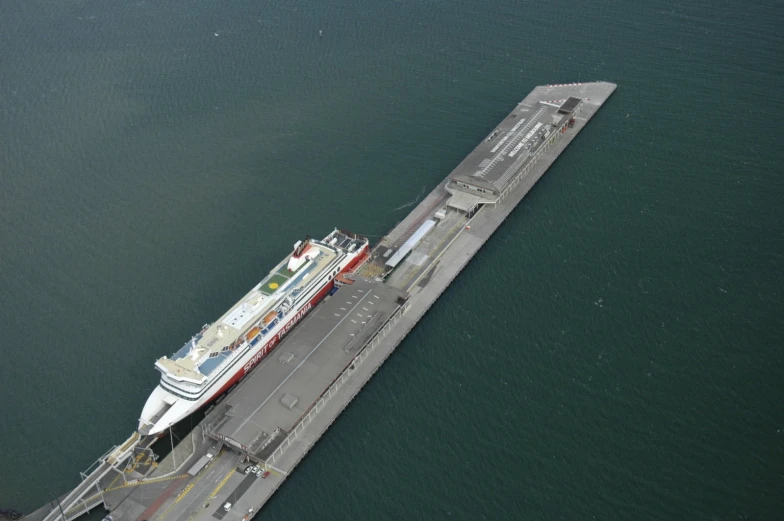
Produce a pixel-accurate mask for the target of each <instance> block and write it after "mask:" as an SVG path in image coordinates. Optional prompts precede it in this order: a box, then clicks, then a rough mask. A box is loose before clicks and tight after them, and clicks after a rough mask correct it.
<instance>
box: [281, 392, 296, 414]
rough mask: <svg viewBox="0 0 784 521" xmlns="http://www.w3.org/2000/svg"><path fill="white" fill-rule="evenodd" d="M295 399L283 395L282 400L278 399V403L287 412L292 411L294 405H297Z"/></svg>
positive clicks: (289, 395) (292, 396)
mask: <svg viewBox="0 0 784 521" xmlns="http://www.w3.org/2000/svg"><path fill="white" fill-rule="evenodd" d="M298 401H299V400H297V397H296V396H294V395H292V394H289V393H286V394H284V395H283V398H281V399H280V403H282V404H283V406H284V407H287V408H288V409H289V410H291V409H293V408H294V406H295V405H297V402H298Z"/></svg>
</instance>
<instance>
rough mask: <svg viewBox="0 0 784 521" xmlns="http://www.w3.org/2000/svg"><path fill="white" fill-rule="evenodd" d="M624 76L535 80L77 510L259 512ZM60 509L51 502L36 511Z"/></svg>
mask: <svg viewBox="0 0 784 521" xmlns="http://www.w3.org/2000/svg"><path fill="white" fill-rule="evenodd" d="M615 88H616V85H615V84H612V83H607V82H595V83H581V84H564V85H547V86H540V87H537V88H536V89H534V90H533V91H532V92H531V93H530V94H529V95H528V96H527V97H526V98H525V99H524V100H522V101H521V102H520V103H519V104H517V106H516V107H515V108H514V110H513V111H512V112H511V113H510V114H509V115H508V116H507V117H506V118H504V120H503V121H502V122H501V123H500V124H499V125H498V126H497V127H496V128H495V129H494V130H493V131H492V132H491V133H490V134H489V135H488V136H486V137H485V138H483V140H482V142H480V144H479V145H478V146H477V147H476V149H475V150H474V151H473V152H472V153H471V154H469V155H468V156H467V157H466V159H465V160H464V161H463V162H461V163H460V165H458V167H457V168H456V169H455V170H454V171H453V172H452V173H451V174H450V175H449V176H448V177H447V178H446V179H445V180H444V181H443V182H441V183H439V185H438V186H437V187H436V188H435V189H434V190H433V191H432V192H431V193H430V194H429V195H428V196H427V197H425V198H424V199H423V201H422V202H421V203H420V204H419V205H418V206H417V207H416V208H414V210H413V211H412V212H411V213H410V214H409V215H408V216H407V217H406V218H405V219H403V220H402V221H401V222H400V223H399V224H398V225H397V226H395V228H394V229H392V230H390V232H389V233H388V234H387V235H386V236H385V237H384V238H383V239H382V240H381V241H380V242H379V244H377V245H376V246H375V248H374V249H373V251H372V255H371V257H370V259H369V260H368V262H367V263H366V264H365V265H364V266H363V267H362V268H361V269H360V270H358V272H357V273H356V274H355V275H354V276H353V283H351V284H348V285H346V286H344V287H342V288H341V289H339V290H338V291H337V292H336V293H335V294H334V295H333V296H331V297H329V298H328V299H327V300H326V301H325V302H323V303H321V304H319V305H318V306H317V307H316V309H314V310H313V311H312V312H311V314H310V315H309V316H308V317H307V318H306V319H305V320H304V321H303V322H302V323H301V324H300V325H298V326H297V328H296V329H295V330H294V331H293V332H292V333H290V334H289V335H288V336H287V337H286V339H284V340H283V342H282V343H281V344H280V345H279V346H278V347H277V348H276V350H275V351H274V352H273V353H272V354H271V355H269V356H268V357H267V358H266V359H265V360H264V361H263V362H262V363H261V364H260V365H259V367H258V368H257V369H255V370H254V371H253V372H252V373H251V374H250V375H249V376H247V377H246V378H245V379H244V380H243V381H242V382H241V383H240V385H239V386H238V387H237V388H236V389H235V390H234V391H232V392H231V393H230V394H229V395H228V396H225V397H224V398H222V399H221V400H219V402H218V403H216V404H215V405H214V406H213V407H212V409H211V410H210V411H209V413H208V414H207V416H206V417H205V419H204V420H203V421H202V422H201V423H200V424H199V426H198V427H196V428H195V429H194V431H193V433H192V434H191V436H189V437H188V438H186V439H184V440H183V441H182V443H180V445H178V447H176V448H175V451H174V452H173V453H172V454H170V455H169V456H168V457H167V458H165V459H164V460H163V461H161V462H159V463H157V465H149V464H148V465H145V462H148V461H149V455H146V451H149V449H146V448H143V450H142V453H143V454H141V455H140V454H138V451H134V450H132V453H129V454H125V453H122V454H120V455H122V456H123V457H124V458H125V460H124V462H123V464H124V465H125V466H124V467H122V465H117V462H114V464H113V465H111V468H108V467H107V465H109V463H108V458H105V459H104V460H102V461H100V465H99V468H100V475H99V476H98V477H97V478H96V479H94V481H93V482H91V483H87V484H82V485H80V486H79V487H78V488H77V490H75V491H73V492H72V493H70V494H69V495H68V497H67V498H66V499H67V501H66V504H65V505H63V508H64V509H65V511H66V516H65V517H66V518H67V519H72V518H73V516H76V515H79V514H80V513H81V511H78V510H73V509H75V508H77V509H78V503H79V501H80V500H81V501H83V504H84V506H83V507H82V509H81V510H82V511H83V510H85V509H86V508H88V503H89V504H90V505H95V504H99V503H101V502H103V504H104V505H105V506H106V507H107V508H108V509H109V510H111V511H112V517H113V520H114V521H164V520H166V521H191V520H203V521H208V520H211V519H212V518H216V519H219V520H221V519H225V520H226V521H235V520H240V519H241V520H243V521H247V520H248V519H250V518H252V517H253V516H255V515H256V514H257V513H258V512H259V510H260V509H261V508H262V507H263V506H264V504H265V503H266V501H267V500H268V499H269V498H270V497H271V496H272V494H273V493H274V492H275V491H276V490H277V489H278V487H280V485H281V484H282V483H283V482H284V481H285V479H286V477H287V476H288V475H289V474H290V473H291V472H292V471H293V470H294V468H295V467H296V465H297V464H298V463H299V461H300V460H301V459H302V458H303V457H304V456H305V455H306V454H307V453H308V451H309V450H310V449H311V448H312V447H313V445H314V444H315V443H316V441H318V439H319V438H320V437H321V436H322V435H323V433H324V432H325V431H326V430H327V429H328V428H329V426H330V425H331V424H332V423H333V422H334V420H335V419H336V418H337V417H338V415H339V414H340V413H341V412H342V411H343V409H344V408H345V407H346V406H347V405H348V404H349V403H350V402H351V400H352V399H353V397H354V396H355V395H356V394H357V393H358V392H359V390H360V389H361V388H362V387H363V386H364V385H365V384H366V383H367V382H368V381H369V380H370V378H371V377H372V376H373V374H375V372H376V371H377V370H378V368H379V367H380V366H381V365H382V364H383V363H384V361H385V360H386V359H387V358H388V357H389V355H390V354H391V353H392V352H393V351H394V350H395V348H396V347H397V346H398V345H399V343H400V342H401V341H402V340H403V338H405V336H406V335H407V334H408V332H409V331H411V329H412V328H413V327H414V326H415V325H416V324H417V323H418V322H419V320H420V319H421V318H422V317H423V316H424V314H425V313H426V312H427V310H428V309H429V308H430V307H431V306H432V305H433V303H434V302H435V301H436V300H437V299H438V297H439V296H440V295H441V294H442V293H443V291H444V290H445V289H446V288H447V287H448V286H449V284H450V283H451V282H452V280H454V278H455V277H456V276H457V275H458V274H459V273H460V271H462V269H463V268H464V267H465V266H466V265H467V264H468V262H469V261H470V260H471V258H472V257H473V256H474V255H475V254H476V252H477V251H479V249H480V248H481V247H482V245H483V244H484V243H485V241H487V240H488V239H489V238H490V236H491V235H492V234H493V232H494V231H495V230H496V229H497V228H498V226H499V225H500V224H501V223H502V222H503V221H504V220H505V219H506V217H507V216H508V215H509V214H510V213H511V211H512V210H513V209H514V208H515V207H516V206H517V204H518V203H519V202H520V201H521V200H522V199H523V197H525V195H526V194H527V193H528V192H529V191H530V189H531V188H532V187H533V185H534V184H535V183H536V182H537V181H538V180H539V179H540V178H541V176H542V175H543V174H544V172H545V171H546V170H547V169H548V168H549V167H550V165H551V164H552V163H553V162H554V161H555V160H556V158H557V157H558V156H559V155H560V154H561V153H562V152H563V150H564V149H565V148H566V147H567V146H568V145H569V143H571V141H572V140H573V139H574V137H575V136H576V135H577V134H578V133H579V132H580V131H581V130H582V129H583V128H584V127H585V125H586V124H587V123H588V121H589V120H590V119H591V118H592V117H593V116H594V115H595V114H596V112H597V111H598V109H599V108H600V107H601V106H602V104H603V103H604V102H605V101H606V100H607V99H608V98H609V97H610V95H611V94H612V93H613V92H614V90H615ZM414 242H415V244H414ZM349 282H350V281H349ZM206 454H210V456H211V457H210V458H209V463H207V465H206V466H205V467H204V468H202V469H200V470H199V471H198V472H195V473H189V472H188V470H189V469H191V466H192V465H193V463H195V462H196V461H198V460H199V459H200V458H202V457H203V456H205V455H206ZM145 458H146V459H145ZM175 459H176V464H175V461H174V460H175ZM128 462H130V463H131V467H133V468H131V467H129V466H128ZM139 465H141V467H140V468H139V469H137V466H139ZM251 465H252V466H253V468H249V466H251ZM129 468H131V472H128V469H129ZM133 472H136V474H133ZM129 478H130V479H129ZM62 517H63V516H62V515H61V514H60V513H59V510H57V509H56V508H55V509H52V508H51V507H49V506H47V507H43V508H42V509H40V510H39V511H38V513H36V514H35V515H31V516H28V518H29V519H30V520H31V521H39V520H40V519H44V521H60V520H61V519H62Z"/></svg>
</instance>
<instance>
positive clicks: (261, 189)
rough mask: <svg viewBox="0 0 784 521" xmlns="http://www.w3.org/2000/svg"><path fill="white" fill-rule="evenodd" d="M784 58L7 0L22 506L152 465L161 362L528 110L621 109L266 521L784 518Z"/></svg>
mask: <svg viewBox="0 0 784 521" xmlns="http://www.w3.org/2000/svg"><path fill="white" fill-rule="evenodd" d="M782 26H784V7H782V4H781V3H780V2H760V1H751V2H728V1H721V0H720V1H718V2H708V1H706V0H698V1H695V2H668V1H663V0H653V1H650V2H642V1H639V0H637V1H633V2H624V1H621V0H595V1H591V2H588V1H585V0H577V1H573V2H566V1H563V0H555V1H549V2H538V3H533V2H521V1H512V0H505V1H501V0H497V1H477V0H397V1H392V0H384V1H381V0H323V1H318V2H316V1H305V0H288V1H285V2H271V1H268V0H263V1H249V0H237V1H233V2H217V1H214V0H197V1H195V2H190V3H183V2H174V1H171V0H161V1H138V2H134V1H131V2H97V1H88V0H85V1H79V0H64V1H60V2H44V1H41V0H25V1H22V0H4V1H3V2H2V7H1V8H0V333H1V337H0V338H1V340H0V342H2V343H1V344H0V345H1V346H2V347H0V353H2V362H1V363H0V393H1V396H2V402H0V403H1V404H2V409H1V411H0V412H2V416H0V442H1V443H2V450H1V451H0V508H8V507H13V508H17V509H22V510H31V509H33V508H36V507H38V506H40V505H42V504H43V503H45V502H47V501H48V500H49V497H50V496H49V490H51V491H52V492H53V493H54V492H56V493H61V492H64V491H66V490H68V489H69V487H71V486H73V485H74V484H75V483H76V482H77V481H78V472H79V471H80V470H84V469H86V468H87V467H88V466H89V465H90V464H91V463H92V462H93V461H94V460H95V458H97V457H98V456H100V455H101V454H102V453H103V452H104V451H105V450H106V449H108V448H109V447H110V446H111V445H112V444H114V443H118V442H120V441H122V440H124V439H126V438H127V436H128V435H129V434H130V433H131V432H132V431H133V429H134V427H135V424H136V418H138V415H139V412H140V411H141V408H142V405H143V404H144V401H145V400H146V398H147V396H148V395H149V393H150V391H151V390H152V389H153V387H154V386H155V385H156V372H155V370H154V369H153V362H154V360H155V359H156V358H157V357H159V356H161V355H163V354H169V353H171V352H173V351H174V350H176V349H177V348H178V347H179V346H181V345H182V343H183V342H184V341H185V340H187V339H188V338H190V336H191V335H192V334H193V333H194V332H195V331H197V330H198V328H199V327H200V326H201V325H202V324H203V323H204V322H207V321H211V320H214V319H215V318H216V317H218V316H219V315H220V314H221V313H222V312H223V311H224V310H225V309H226V308H227V307H228V306H230V305H231V304H232V303H233V302H234V301H235V300H236V299H237V298H238V297H239V296H241V295H242V294H244V292H245V291H246V290H247V289H248V288H249V287H251V286H252V285H253V284H254V283H256V282H257V281H258V280H259V279H260V278H261V276H262V275H263V274H264V273H266V272H267V270H268V269H269V268H270V267H271V266H273V265H274V263H275V262H277V261H278V260H279V259H281V258H282V257H283V256H284V255H285V254H286V253H287V252H288V251H289V250H290V247H291V245H292V244H293V243H294V242H295V241H296V240H297V239H298V238H300V237H301V236H303V235H305V234H311V235H314V236H319V235H323V234H326V233H327V232H329V231H330V230H331V228H332V227H333V226H339V227H345V228H349V229H352V230H354V231H356V232H359V233H364V234H367V235H369V236H374V237H377V236H380V235H383V234H384V233H385V232H386V231H387V230H388V229H389V228H391V227H392V226H393V225H394V224H395V223H396V222H398V221H399V220H400V219H401V218H402V217H403V216H404V215H405V214H406V212H407V211H409V209H410V207H405V206H406V205H407V204H409V203H410V204H413V203H414V202H415V201H416V200H417V199H418V198H420V197H422V195H423V194H424V193H425V192H426V191H429V190H430V189H431V188H432V187H433V186H434V185H435V184H436V183H437V182H438V181H440V180H441V179H442V178H443V177H445V176H446V175H447V173H448V172H449V171H450V170H451V169H452V168H453V167H454V166H455V165H456V164H457V163H458V162H459V161H460V160H461V159H462V158H463V157H464V156H465V155H466V154H467V153H468V152H470V151H471V150H472V148H473V147H474V146H475V145H476V143H477V142H478V141H479V140H481V139H482V138H483V137H484V136H485V135H486V134H487V132H488V131H489V130H490V129H492V128H493V127H494V126H495V124H496V123H497V122H498V121H499V120H500V118H502V117H503V116H505V115H506V114H507V112H508V111H509V110H510V109H511V108H512V107H513V106H514V105H515V103H516V102H518V101H519V100H521V99H522V98H523V97H524V96H525V95H526V94H527V93H528V92H529V91H530V90H531V89H532V88H533V87H534V86H536V85H538V84H543V83H565V82H573V81H587V80H609V81H613V82H616V83H617V84H618V86H619V87H618V90H617V91H616V94H615V95H614V96H613V97H612V98H611V99H610V101H609V103H608V104H607V105H606V106H605V107H604V108H603V109H602V110H601V111H600V112H599V114H598V116H597V117H596V118H595V119H594V120H593V121H592V122H591V123H590V125H589V126H588V128H587V129H586V130H585V132H583V133H582V134H581V135H580V136H579V137H578V138H577V139H576V140H575V141H574V143H573V144H572V145H571V146H570V147H569V149H568V150H567V151H566V153H565V154H564V155H563V156H562V157H561V158H560V159H559V160H558V161H557V163H556V164H555V165H554V166H553V168H551V169H550V171H549V172H548V173H547V175H546V176H545V177H544V178H543V179H542V181H541V182H540V183H539V184H538V185H537V187H536V188H535V189H534V190H533V191H532V193H531V194H530V195H529V196H528V197H527V198H526V199H525V200H524V202H523V204H521V205H520V207H518V209H517V210H516V211H515V212H514V213H513V214H512V216H511V218H510V219H509V220H508V221H507V222H506V223H505V224H504V225H503V226H502V227H501V228H500V229H499V230H498V231H497V233H496V234H495V236H494V237H493V238H492V239H491V240H490V241H489V242H488V244H487V246H486V247H485V248H484V249H483V251H482V252H481V253H480V254H479V255H478V256H477V257H475V259H474V260H473V261H472V262H471V264H470V265H469V266H468V268H467V269H466V270H465V271H464V272H463V273H462V275H461V276H460V277H459V278H458V280H457V281H456V282H455V284H454V285H453V286H452V287H451V288H450V289H449V290H448V291H447V292H446V293H445V295H444V297H443V298H442V299H441V300H440V301H439V303H438V304H437V305H436V306H434V307H433V309H432V310H431V311H430V312H429V313H428V314H427V316H426V317H425V318H424V319H423V321H422V322H421V324H420V325H419V326H417V328H416V329H415V330H414V331H413V332H412V334H411V335H409V337H408V339H407V340H406V341H405V342H404V343H403V344H402V345H401V346H400V348H399V349H398V351H397V353H396V354H395V355H394V356H393V357H392V359H390V360H389V362H388V363H387V364H386V365H385V366H384V367H383V369H382V370H381V371H379V373H378V374H377V375H376V377H375V378H374V379H373V380H372V382H371V383H370V384H369V385H368V387H367V388H366V389H365V391H363V392H362V393H361V395H360V396H359V397H358V398H357V400H356V401H355V402H354V404H353V405H352V406H351V407H349V409H348V410H347V411H346V412H345V413H344V414H343V416H342V417H341V418H340V420H339V421H338V422H337V423H336V424H335V425H334V426H333V428H332V429H331V430H330V431H329V432H328V433H327V435H326V436H325V437H324V438H323V439H322V441H321V442H319V443H318V445H317V446H316V448H315V450H313V451H312V453H311V454H310V455H309V456H308V457H307V458H306V459H305V461H304V462H303V464H302V465H301V466H300V468H298V469H297V471H296V472H295V473H294V474H293V476H292V477H291V478H290V479H289V480H288V481H287V482H286V484H285V485H284V486H283V487H282V489H281V490H280V491H279V492H278V493H277V495H276V497H275V498H274V499H273V500H272V501H271V502H270V503H269V504H268V505H267V507H266V508H265V510H264V512H263V513H262V517H263V518H264V519H275V520H292V521H294V520H306V519H307V520H311V519H312V520H321V519H324V520H327V519H340V520H357V521H366V520H400V519H407V520H410V519H416V520H440V519H449V520H453V519H454V520H471V521H474V520H483V519H487V520H545V521H549V520H560V519H563V520H584V519H597V520H610V519H612V520H646V519H655V520H738V519H753V520H778V519H784V492H782V491H783V490H784V405H783V404H784V384H783V383H782V382H784V378H782V374H784V354H783V353H782V337H783V336H784V295H783V294H782V293H783V292H784V262H783V256H784V206H783V203H784V175H782V165H783V164H784V153H783V152H782V150H783V149H784V147H782V145H781V140H782V137H781V132H780V130H781V121H782V118H783V117H784V101H782V96H781V85H782V80H784V60H782V50H784V36H783V34H782V29H781V27H782ZM320 30H321V31H322V32H323V33H322V34H323V36H322V37H319V31H320ZM47 487H48V490H47Z"/></svg>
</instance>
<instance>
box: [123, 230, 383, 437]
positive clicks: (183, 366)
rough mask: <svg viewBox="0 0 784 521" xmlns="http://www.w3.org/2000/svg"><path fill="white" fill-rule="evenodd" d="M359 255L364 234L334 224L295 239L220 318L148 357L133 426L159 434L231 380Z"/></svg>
mask: <svg viewBox="0 0 784 521" xmlns="http://www.w3.org/2000/svg"><path fill="white" fill-rule="evenodd" d="M367 254H368V241H367V239H366V238H364V237H361V236H357V235H355V234H352V233H350V232H345V231H340V230H335V231H333V232H332V233H330V234H329V235H328V236H327V237H325V238H324V240H321V241H318V240H313V239H310V238H309V237H307V238H306V239H305V240H304V241H297V243H296V244H295V245H294V251H293V252H292V253H291V255H289V256H288V257H287V258H285V259H284V260H283V261H282V262H281V263H280V264H278V265H277V266H276V267H275V268H274V269H273V270H272V271H271V272H270V273H269V274H268V275H267V276H266V277H265V278H264V279H262V281H261V282H259V283H258V284H257V285H256V286H254V287H253V289H251V290H250V292H248V294H247V295H245V296H244V297H243V298H242V299H240V301H239V302H237V303H236V304H234V306H232V307H231V308H230V309H229V310H228V311H227V312H226V313H225V314H224V315H223V316H222V317H220V318H219V319H218V320H217V321H216V322H214V323H212V324H205V325H204V327H203V328H202V329H201V331H199V332H198V333H197V334H196V335H194V336H193V338H191V339H190V340H189V341H188V342H186V343H185V345H184V346H182V347H181V348H180V349H179V350H178V351H177V352H176V353H174V354H173V355H172V356H170V357H167V356H164V357H163V358H161V359H159V360H158V361H157V362H156V363H155V367H156V369H158V370H159V371H160V372H161V381H160V383H159V385H158V386H157V387H156V388H155V390H154V391H153V392H152V394H151V395H150V397H149V398H148V400H147V403H146V404H145V406H144V409H143V411H142V415H141V418H140V419H139V432H140V433H141V434H144V435H154V434H159V433H162V432H163V431H165V430H166V429H168V428H169V427H170V426H172V425H174V424H175V423H177V422H178V421H180V420H181V419H183V418H185V417H186V416H188V415H189V414H191V413H193V412H195V411H196V410H198V409H199V408H201V407H202V406H204V405H206V404H207V403H209V402H211V401H212V400H213V399H214V398H216V397H217V396H219V395H220V394H222V393H223V392H224V391H226V390H227V389H228V388H229V387H231V386H232V385H234V384H235V383H236V382H237V381H238V380H239V379H241V378H242V377H243V376H245V374H247V373H248V372H249V371H250V370H251V369H252V368H253V367H254V366H255V365H256V364H258V363H259V362H260V361H261V360H262V359H263V358H264V357H265V356H267V354H269V352H270V351H272V349H274V347H275V346H276V345H277V344H278V342H279V341H280V340H281V339H282V338H283V337H284V336H285V335H286V333H288V331H289V330H290V329H291V328H292V327H294V325H295V324H296V323H297V322H299V321H300V320H301V319H302V318H303V317H304V316H305V315H306V314H307V313H308V312H309V311H310V310H311V309H312V308H313V307H314V306H315V305H316V304H318V302H319V301H320V300H321V299H322V298H324V296H325V295H326V294H327V293H328V292H329V291H330V290H332V288H333V286H334V279H335V278H336V277H337V276H338V275H340V274H341V273H345V272H348V271H351V270H353V269H355V268H356V267H357V266H358V264H359V263H361V262H363V261H364V260H365V259H367Z"/></svg>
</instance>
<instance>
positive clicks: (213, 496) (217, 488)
mask: <svg viewBox="0 0 784 521" xmlns="http://www.w3.org/2000/svg"><path fill="white" fill-rule="evenodd" d="M234 472H235V470H234V469H231V470H230V471H229V473H228V474H226V476H225V477H224V478H223V479H222V480H221V482H220V483H218V486H217V487H215V490H213V491H212V494H210V499H215V497H216V496H217V495H218V492H220V489H222V488H223V485H225V484H226V482H227V481H229V479H231V477H232V476H233V475H234Z"/></svg>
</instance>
